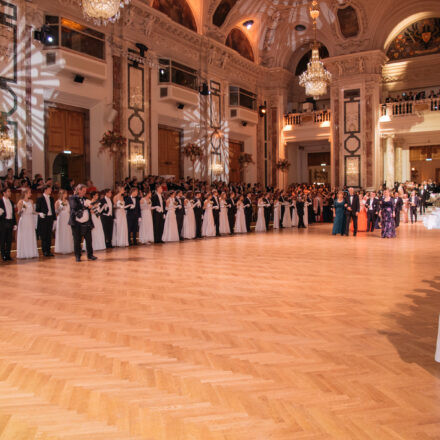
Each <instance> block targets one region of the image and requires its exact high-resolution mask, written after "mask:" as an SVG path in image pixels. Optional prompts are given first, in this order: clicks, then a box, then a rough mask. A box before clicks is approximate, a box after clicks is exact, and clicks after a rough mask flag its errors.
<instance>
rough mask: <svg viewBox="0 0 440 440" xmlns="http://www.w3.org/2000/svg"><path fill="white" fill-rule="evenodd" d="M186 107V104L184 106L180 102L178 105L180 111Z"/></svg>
mask: <svg viewBox="0 0 440 440" xmlns="http://www.w3.org/2000/svg"><path fill="white" fill-rule="evenodd" d="M184 107H185V104H182V103H181V102H179V104H177V108H178V109H179V110H183V109H184Z"/></svg>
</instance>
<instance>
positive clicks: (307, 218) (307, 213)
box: [303, 196, 310, 226]
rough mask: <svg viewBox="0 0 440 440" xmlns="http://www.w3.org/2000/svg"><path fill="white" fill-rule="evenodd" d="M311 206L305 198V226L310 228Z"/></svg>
mask: <svg viewBox="0 0 440 440" xmlns="http://www.w3.org/2000/svg"><path fill="white" fill-rule="evenodd" d="M309 206H310V200H309V199H308V198H307V197H306V196H304V217H303V221H304V226H309Z"/></svg>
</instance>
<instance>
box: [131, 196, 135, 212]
mask: <svg viewBox="0 0 440 440" xmlns="http://www.w3.org/2000/svg"><path fill="white" fill-rule="evenodd" d="M131 201H132V202H133V208H132V209H134V208H135V207H136V197H133V196H132V197H131Z"/></svg>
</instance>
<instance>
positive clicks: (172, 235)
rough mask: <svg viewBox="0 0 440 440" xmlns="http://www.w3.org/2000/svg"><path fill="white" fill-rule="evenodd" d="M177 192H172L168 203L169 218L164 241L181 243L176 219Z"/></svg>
mask: <svg viewBox="0 0 440 440" xmlns="http://www.w3.org/2000/svg"><path fill="white" fill-rule="evenodd" d="M175 195H176V194H175V192H174V191H171V192H170V195H169V197H168V200H167V202H166V208H165V209H166V212H167V216H166V218H165V225H164V227H163V234H162V241H165V242H169V241H179V240H180V237H179V229H178V227H177V219H176V200H175Z"/></svg>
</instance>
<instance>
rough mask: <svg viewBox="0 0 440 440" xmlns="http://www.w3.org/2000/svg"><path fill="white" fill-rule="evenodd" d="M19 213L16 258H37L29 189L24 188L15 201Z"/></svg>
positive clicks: (32, 205)
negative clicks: (20, 195)
mask: <svg viewBox="0 0 440 440" xmlns="http://www.w3.org/2000/svg"><path fill="white" fill-rule="evenodd" d="M17 210H18V212H19V214H20V220H19V221H18V230H17V258H37V257H38V248H37V234H36V232H35V217H34V204H33V202H32V200H31V190H30V189H25V190H24V191H23V194H22V198H21V199H20V200H19V202H18V203H17Z"/></svg>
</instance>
